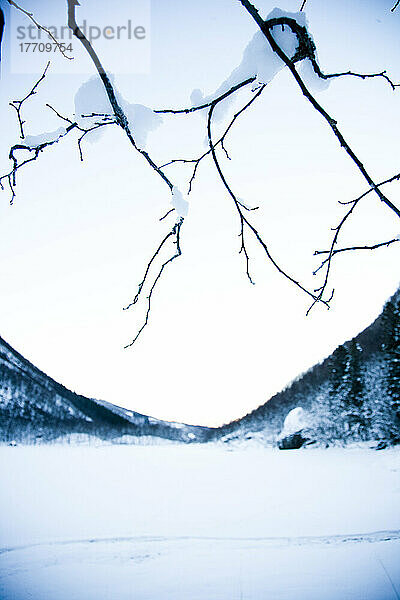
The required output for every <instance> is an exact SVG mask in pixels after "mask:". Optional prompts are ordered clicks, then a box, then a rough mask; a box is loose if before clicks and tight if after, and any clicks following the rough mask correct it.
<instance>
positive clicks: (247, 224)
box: [207, 101, 329, 308]
mask: <svg viewBox="0 0 400 600" xmlns="http://www.w3.org/2000/svg"><path fill="white" fill-rule="evenodd" d="M217 104H218V102H217V101H216V102H214V104H212V105H211V107H210V110H209V113H208V120H207V133H208V143H209V146H210V151H211V155H212V158H213V161H214V164H215V167H216V169H217V172H218V174H219V176H220V179H221V181H222V183H223V184H224V186H225V189H226V190H227V192H228V194H229V196H230V197H231V198H232V200H233V202H234V204H235V207H236V210H237V212H238V215H239V220H240V234H239V236H240V239H241V247H240V253H243V254H244V256H245V259H246V274H247V277H248V279H249V281H250V282H251V283H254V282H253V280H252V278H251V275H250V273H249V255H248V252H247V249H246V243H245V236H244V233H245V227H247V228H248V229H249V230H250V231H251V233H252V234H253V236H254V237H255V239H256V240H257V242H258V243H259V244H260V246H261V247H262V248H263V250H264V252H265V253H266V255H267V258H268V260H269V261H270V262H271V263H272V264H273V266H274V267H275V269H276V270H277V271H278V272H279V273H280V274H281V275H283V277H284V278H285V279H287V280H288V281H290V282H291V283H293V284H294V285H295V286H296V287H297V288H299V289H300V290H302V291H303V292H304V293H305V294H307V295H308V296H310V297H311V298H312V299H313V301H314V302H321V303H322V304H325V306H326V307H327V308H329V301H327V300H324V299H323V298H322V297H321V298H319V297H317V296H315V294H313V293H312V292H310V291H309V290H307V288H305V287H304V286H303V285H302V284H301V283H299V282H298V281H296V280H295V279H294V278H293V277H291V276H290V275H289V274H288V273H287V272H286V271H284V270H283V269H282V267H280V265H279V264H278V263H277V262H276V260H275V259H274V258H273V256H272V255H271V253H270V251H269V248H268V246H267V244H266V243H265V242H264V240H263V239H262V237H261V235H260V233H259V232H258V230H257V229H256V228H255V227H254V225H253V224H252V223H250V221H249V220H248V219H247V217H246V216H245V214H244V213H243V210H242V206H243V205H242V203H241V202H240V201H238V198H237V196H236V195H235V194H234V192H233V191H232V188H231V186H230V185H229V183H228V182H227V179H226V177H225V175H224V173H223V171H222V168H221V165H220V164H219V161H218V157H217V154H216V150H215V145H214V143H213V140H212V131H211V125H212V116H213V112H214V109H215V107H216V106H217Z"/></svg>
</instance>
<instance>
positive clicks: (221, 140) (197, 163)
mask: <svg viewBox="0 0 400 600" xmlns="http://www.w3.org/2000/svg"><path fill="white" fill-rule="evenodd" d="M265 88H266V86H265V85H262V86H261V87H260V88H259V89H258V90H257V92H256V93H255V94H254V96H253V98H251V100H250V101H249V102H247V104H245V106H243V108H241V109H240V110H239V111H238V112H237V113H236V114H235V115H234V116H233V118H232V120H231V122H230V123H229V125H228V127H227V128H226V129H225V131H224V133H223V135H222V136H221V137H220V138H219V140H218V141H217V142H215V145H214V148H216V147H217V146H219V145H220V146H221V147H222V148H223V150H224V152H225V154H226V156H227V158H228V159H229V160H230V158H229V154H228V153H227V151H226V148H225V146H224V142H225V139H226V137H227V135H228V133H229V132H230V130H231V129H232V127H233V124H234V123H235V121H236V119H237V118H238V117H239V116H240V115H242V114H243V113H244V112H245V111H246V110H247V109H248V108H249V107H250V106H251V105H252V104H253V102H255V100H257V98H258V97H259V96H260V95H261V94H262V93H263V91H264V89H265ZM214 102H219V100H218V99H216V100H215V101H214ZM209 154H211V150H210V149H208V150H207V151H206V152H204V153H203V154H202V155H201V156H199V157H198V158H192V159H185V158H177V159H174V160H170V161H169V162H167V163H165V164H164V165H162V166H163V167H168V166H170V165H173V164H176V163H186V164H189V163H192V164H194V169H193V173H192V176H191V178H190V180H189V189H188V194H190V193H191V191H192V186H193V182H194V180H195V178H196V174H197V169H198V168H199V166H200V163H201V161H202V160H203V159H204V158H206V156H209ZM244 208H246V207H244ZM250 210H253V209H250Z"/></svg>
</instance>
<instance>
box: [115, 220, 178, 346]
mask: <svg viewBox="0 0 400 600" xmlns="http://www.w3.org/2000/svg"><path fill="white" fill-rule="evenodd" d="M182 223H183V217H180V218H179V220H178V221H177V222H176V223H175V225H174V226H173V228H172V229H171V231H170V232H169V233H168V234H167V235H166V236H165V238H164V239H163V240H162V242H161V244H160V245H159V246H158V248H157V250H156V251H155V252H154V254H153V256H152V257H151V259H150V260H149V262H148V264H147V268H146V272H145V274H144V277H143V279H142V281H141V282H140V283H139V288H138V291H137V294H136V296H135V297H134V299H133V301H132V302H131V303H130V304H128V306H126V307H125V308H124V310H129V309H130V308H131V307H132V306H134V305H135V304H136V303H137V302H138V300H139V298H140V295H141V293H142V291H143V286H144V285H145V283H146V282H147V279H148V276H149V273H150V269H151V266H152V265H153V263H154V261H155V260H156V258H157V257H158V255H159V254H160V252H161V250H162V248H163V247H164V246H165V245H166V243H167V241H168V240H169V239H170V238H171V237H174V238H175V240H174V244H175V245H176V251H175V253H174V254H173V255H172V256H171V257H170V258H168V259H167V260H166V261H164V262H163V263H162V265H161V267H160V270H159V271H158V274H157V276H156V277H155V279H154V281H153V283H152V285H151V288H150V292H149V295H148V296H147V311H146V317H145V320H144V323H143V325H142V326H141V328H140V329H139V331H138V333H137V334H136V336H135V337H134V339H133V340H132V341H131V342H130V343H129V344H127V345H126V346H125V347H124V349H125V350H126V349H128V348H131V347H132V346H133V345H134V343H135V342H136V341H137V339H138V338H139V336H140V334H141V333H142V331H143V330H144V329H145V327H147V325H148V323H149V318H150V312H151V299H152V296H153V292H154V290H155V288H156V287H157V283H158V282H159V280H160V278H161V276H162V274H163V271H164V269H165V268H166V267H167V266H168V265H169V264H170V263H172V262H173V261H174V260H175V259H176V258H178V257H179V256H181V255H182V250H181V244H180V233H181V227H182Z"/></svg>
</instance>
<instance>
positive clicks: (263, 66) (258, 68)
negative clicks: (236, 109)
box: [190, 8, 329, 120]
mask: <svg viewBox="0 0 400 600" xmlns="http://www.w3.org/2000/svg"><path fill="white" fill-rule="evenodd" d="M281 17H286V18H290V19H294V20H295V21H296V22H297V23H298V24H299V25H300V26H302V27H306V28H307V31H308V27H307V25H308V23H307V19H306V15H305V13H304V12H297V13H292V12H287V11H284V10H281V9H279V8H274V9H273V10H272V11H271V12H270V13H269V15H268V16H267V19H266V20H269V19H279V18H281ZM271 34H272V37H273V38H274V40H275V42H276V43H277V44H278V46H279V47H280V48H281V49H282V50H283V52H284V53H285V54H286V56H287V57H288V58H292V57H293V56H294V54H295V52H296V50H297V47H298V40H297V36H296V35H295V34H294V33H293V32H292V30H291V29H290V28H289V27H287V26H284V27H282V26H276V27H274V28H273V29H272V30H271ZM309 35H310V34H309ZM310 38H311V39H312V36H310ZM285 66H286V65H285V63H284V62H283V61H282V60H281V59H280V58H279V56H277V54H275V52H274V51H273V50H272V48H271V47H270V45H269V43H268V40H267V39H266V37H265V35H264V34H263V33H262V31H257V33H256V34H255V35H254V36H253V39H252V40H251V41H250V42H249V43H248V44H247V46H246V48H245V49H244V51H243V56H242V61H241V63H240V65H238V66H237V67H236V69H234V70H233V71H232V73H231V74H230V75H229V77H228V78H227V79H225V81H224V82H223V83H222V84H221V85H220V86H219V88H218V89H217V90H216V91H215V92H214V93H213V94H211V95H209V96H207V97H204V95H203V93H202V91H201V90H199V89H196V90H193V92H192V94H191V97H190V98H191V102H192V106H200V105H202V104H206V103H208V102H212V100H215V99H216V98H218V97H219V96H222V95H223V94H225V93H226V92H228V91H229V90H230V89H231V88H233V87H234V86H236V85H238V84H239V83H241V82H242V81H245V80H246V79H250V78H252V77H255V78H256V83H255V85H254V89H256V88H257V87H258V85H260V84H268V83H270V82H271V81H272V79H273V78H274V77H275V76H276V75H277V74H278V73H279V71H281V70H282V69H283V68H284V67H285ZM301 76H302V77H303V78H304V80H305V83H306V84H307V85H308V86H309V87H310V88H312V89H313V90H314V91H322V90H324V89H326V88H327V87H328V85H329V82H328V81H326V80H322V79H321V78H319V77H318V75H317V74H316V73H315V72H314V69H313V68H312V65H311V62H310V61H309V60H308V59H305V60H303V61H302V64H301ZM232 102H233V95H232V96H229V97H228V98H226V99H225V100H224V101H223V102H221V103H220V104H219V105H218V106H217V108H216V109H215V112H214V116H215V119H216V120H220V119H221V118H223V116H224V115H225V113H226V110H227V108H228V107H229V106H230V104H231V103H232Z"/></svg>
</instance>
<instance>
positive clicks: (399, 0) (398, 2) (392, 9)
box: [390, 0, 400, 12]
mask: <svg viewBox="0 0 400 600" xmlns="http://www.w3.org/2000/svg"><path fill="white" fill-rule="evenodd" d="M399 4H400V0H397V2H396V4H395V5H394V6H393V8H391V9H390V10H391V11H392V12H394V11H395V10H396V8H397V7H398V5H399Z"/></svg>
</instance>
